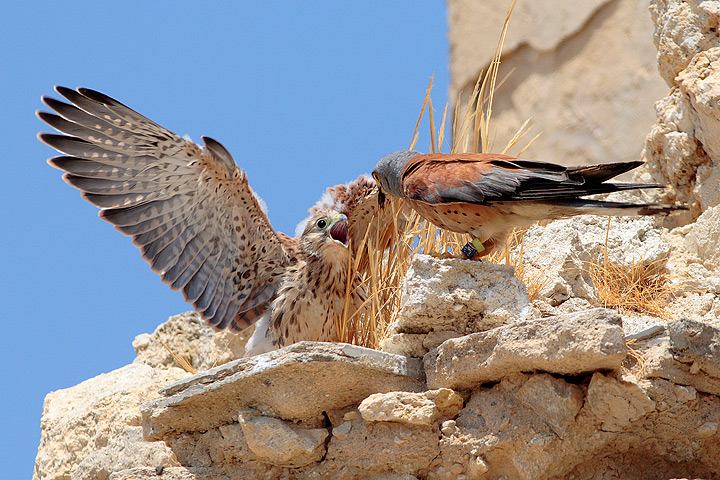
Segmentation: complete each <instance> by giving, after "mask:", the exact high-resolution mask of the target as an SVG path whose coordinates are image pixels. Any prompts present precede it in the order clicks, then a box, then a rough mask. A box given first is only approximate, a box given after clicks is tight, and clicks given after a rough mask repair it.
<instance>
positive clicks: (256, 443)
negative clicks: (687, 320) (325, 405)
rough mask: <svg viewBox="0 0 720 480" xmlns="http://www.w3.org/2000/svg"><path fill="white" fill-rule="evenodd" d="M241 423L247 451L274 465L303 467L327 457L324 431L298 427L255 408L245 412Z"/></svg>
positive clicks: (326, 432) (325, 431)
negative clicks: (264, 414)
mask: <svg viewBox="0 0 720 480" xmlns="http://www.w3.org/2000/svg"><path fill="white" fill-rule="evenodd" d="M239 420H240V425H241V426H242V432H243V435H244V436H245V441H246V442H247V445H248V448H249V449H250V450H251V451H252V452H253V453H254V454H255V455H257V456H258V457H259V458H261V459H262V460H263V461H265V462H267V463H270V464H272V465H284V466H290V467H302V466H305V465H309V464H311V463H314V462H317V461H319V460H320V459H321V458H322V457H323V455H324V454H325V439H326V438H327V436H328V431H327V429H325V428H299V427H296V426H294V425H292V424H289V423H287V422H283V421H282V420H280V419H277V418H273V417H265V416H263V415H261V414H260V413H259V412H257V411H256V410H252V409H246V410H242V411H241V412H240V415H239Z"/></svg>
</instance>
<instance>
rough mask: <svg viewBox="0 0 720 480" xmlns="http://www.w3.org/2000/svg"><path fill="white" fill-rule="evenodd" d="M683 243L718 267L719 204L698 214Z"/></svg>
mask: <svg viewBox="0 0 720 480" xmlns="http://www.w3.org/2000/svg"><path fill="white" fill-rule="evenodd" d="M718 124H719V125H720V122H719V123H718ZM718 158H720V157H718ZM684 243H685V247H686V248H687V249H688V251H689V252H690V253H692V254H693V255H696V256H697V257H698V258H702V259H703V260H704V263H705V265H706V266H707V267H710V268H712V269H713V270H715V269H718V268H720V205H717V206H714V207H710V208H708V209H707V210H705V211H704V212H703V214H702V215H700V217H699V218H698V219H697V221H696V222H695V223H694V224H693V225H692V228H691V229H690V231H689V232H688V234H687V235H686V236H685V239H684Z"/></svg>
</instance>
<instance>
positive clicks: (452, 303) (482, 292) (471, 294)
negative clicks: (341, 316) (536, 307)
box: [390, 255, 530, 334]
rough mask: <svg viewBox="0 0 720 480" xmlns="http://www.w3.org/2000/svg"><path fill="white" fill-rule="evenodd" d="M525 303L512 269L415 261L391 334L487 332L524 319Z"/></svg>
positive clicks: (485, 264)
mask: <svg viewBox="0 0 720 480" xmlns="http://www.w3.org/2000/svg"><path fill="white" fill-rule="evenodd" d="M529 302H530V301H529V299H528V296H527V292H526V291H525V286H524V285H523V284H522V283H520V282H519V281H518V280H517V279H516V278H515V276H514V275H513V269H512V268H511V267H508V266H505V265H496V264H493V263H490V262H473V261H469V260H461V259H442V260H441V259H438V258H435V257H431V256H428V255H418V256H417V257H416V258H415V259H414V260H413V263H412V265H411V267H410V270H409V271H408V273H407V277H406V278H405V283H404V285H403V299H402V308H401V309H400V312H399V313H398V319H397V320H396V321H395V323H393V324H392V325H391V327H390V331H391V332H393V333H427V332H431V331H436V332H437V331H450V332H457V333H460V334H466V333H470V332H478V331H483V330H488V329H490V328H494V327H497V326H500V325H506V324H508V323H513V322H516V321H518V320H522V319H524V317H525V316H526V315H527V309H528V305H529Z"/></svg>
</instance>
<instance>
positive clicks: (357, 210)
mask: <svg viewBox="0 0 720 480" xmlns="http://www.w3.org/2000/svg"><path fill="white" fill-rule="evenodd" d="M325 210H332V211H337V212H338V213H343V214H345V215H346V216H347V217H348V231H349V234H350V244H351V248H352V249H353V257H354V258H357V256H358V255H360V256H361V257H362V258H361V259H360V262H359V266H358V270H359V271H361V272H362V271H364V269H365V267H366V266H367V261H368V258H367V257H368V245H369V244H370V243H373V244H375V245H377V246H378V247H379V248H381V249H383V250H384V249H386V248H388V247H390V245H389V242H390V241H391V240H392V238H394V236H395V235H396V234H397V232H398V230H400V231H401V230H402V229H403V228H404V222H405V217H404V216H403V215H400V216H399V217H398V218H394V215H393V212H392V210H391V209H389V208H379V204H378V189H377V186H376V184H375V181H374V180H372V179H370V178H368V177H366V176H365V175H360V176H359V177H358V178H357V179H356V180H353V181H352V182H350V183H348V184H344V185H336V186H334V187H330V188H328V189H327V192H326V194H325V195H324V196H323V198H322V199H320V201H318V202H317V203H316V204H315V205H314V206H313V207H311V208H310V210H309V211H310V214H311V215H314V214H316V213H317V212H319V211H325ZM368 229H370V232H368ZM366 235H367V240H366ZM364 240H365V241H364Z"/></svg>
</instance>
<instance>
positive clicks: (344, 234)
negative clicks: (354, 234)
mask: <svg viewBox="0 0 720 480" xmlns="http://www.w3.org/2000/svg"><path fill="white" fill-rule="evenodd" d="M329 233H330V237H331V238H332V239H333V240H335V241H336V242H338V243H340V244H341V245H342V246H344V247H347V246H348V224H347V217H346V216H345V215H343V214H342V213H341V214H338V215H335V217H334V218H333V224H332V226H331V227H330V232H329Z"/></svg>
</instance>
